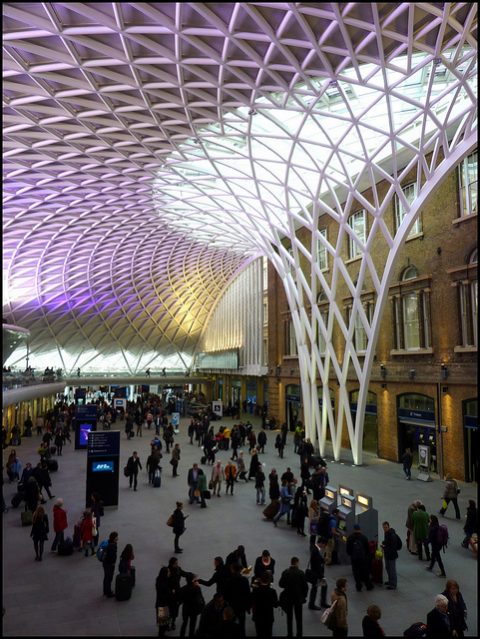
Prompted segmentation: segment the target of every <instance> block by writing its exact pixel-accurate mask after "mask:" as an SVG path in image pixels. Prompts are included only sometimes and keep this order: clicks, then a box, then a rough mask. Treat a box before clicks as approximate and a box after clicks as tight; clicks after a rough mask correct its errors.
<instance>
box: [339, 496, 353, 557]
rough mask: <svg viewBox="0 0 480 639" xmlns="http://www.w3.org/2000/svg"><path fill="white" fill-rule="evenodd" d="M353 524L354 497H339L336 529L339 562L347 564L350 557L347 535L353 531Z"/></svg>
mask: <svg viewBox="0 0 480 639" xmlns="http://www.w3.org/2000/svg"><path fill="white" fill-rule="evenodd" d="M354 525H355V499H354V497H353V495H352V496H349V495H345V496H343V497H340V504H339V506H338V530H339V532H340V537H339V539H338V548H337V552H338V560H339V562H340V563H341V564H349V563H350V557H349V556H348V555H347V543H346V542H347V537H348V536H349V535H350V534H351V533H352V532H353V526H354Z"/></svg>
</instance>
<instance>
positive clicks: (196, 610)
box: [178, 583, 205, 616]
mask: <svg viewBox="0 0 480 639" xmlns="http://www.w3.org/2000/svg"><path fill="white" fill-rule="evenodd" d="M178 601H179V602H180V603H183V613H184V615H185V616H186V615H189V616H190V615H199V614H201V612H202V610H203V609H204V608H205V600H204V598H203V595H202V589H201V588H200V586H197V585H195V584H192V583H188V584H187V585H186V586H183V588H180V590H179V591H178Z"/></svg>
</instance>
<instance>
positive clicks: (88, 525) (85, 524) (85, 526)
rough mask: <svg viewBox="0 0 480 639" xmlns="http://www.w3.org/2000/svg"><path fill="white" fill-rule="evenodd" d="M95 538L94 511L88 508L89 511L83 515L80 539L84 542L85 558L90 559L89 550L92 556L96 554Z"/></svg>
mask: <svg viewBox="0 0 480 639" xmlns="http://www.w3.org/2000/svg"><path fill="white" fill-rule="evenodd" d="M93 538H94V534H93V515H92V511H91V510H90V509H88V508H87V510H86V511H85V512H84V513H83V519H82V523H81V526H80V539H81V540H82V548H83V550H84V551H85V557H88V549H89V548H90V551H91V554H92V555H94V554H95V551H94V549H93Z"/></svg>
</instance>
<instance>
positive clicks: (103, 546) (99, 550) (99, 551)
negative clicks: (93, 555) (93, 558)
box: [97, 539, 108, 563]
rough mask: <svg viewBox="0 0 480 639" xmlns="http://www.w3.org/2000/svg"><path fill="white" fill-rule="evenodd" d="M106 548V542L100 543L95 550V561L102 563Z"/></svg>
mask: <svg viewBox="0 0 480 639" xmlns="http://www.w3.org/2000/svg"><path fill="white" fill-rule="evenodd" d="M107 546H108V540H107V539H105V541H102V543H101V544H100V546H99V547H98V548H97V559H98V561H101V562H102V563H103V560H104V559H105V555H106V552H107Z"/></svg>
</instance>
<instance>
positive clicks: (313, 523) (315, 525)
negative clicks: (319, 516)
mask: <svg viewBox="0 0 480 639" xmlns="http://www.w3.org/2000/svg"><path fill="white" fill-rule="evenodd" d="M310 534H311V535H318V521H311V522H310Z"/></svg>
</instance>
